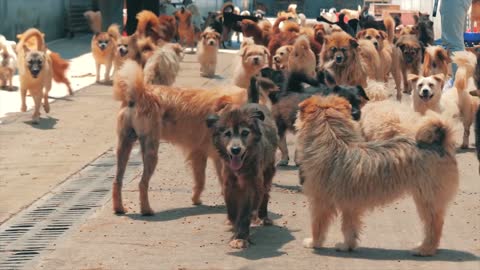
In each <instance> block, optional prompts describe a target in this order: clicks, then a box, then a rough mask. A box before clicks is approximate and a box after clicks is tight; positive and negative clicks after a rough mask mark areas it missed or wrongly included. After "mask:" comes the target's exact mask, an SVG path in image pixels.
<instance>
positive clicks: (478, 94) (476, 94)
mask: <svg viewBox="0 0 480 270" xmlns="http://www.w3.org/2000/svg"><path fill="white" fill-rule="evenodd" d="M470 95H472V96H474V97H480V90H478V89H476V90H472V91H470Z"/></svg>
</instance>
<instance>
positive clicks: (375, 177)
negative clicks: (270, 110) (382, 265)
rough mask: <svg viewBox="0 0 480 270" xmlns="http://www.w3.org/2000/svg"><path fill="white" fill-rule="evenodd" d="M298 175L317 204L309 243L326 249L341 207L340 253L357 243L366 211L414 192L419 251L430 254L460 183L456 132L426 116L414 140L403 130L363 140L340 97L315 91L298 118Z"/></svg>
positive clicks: (304, 103)
mask: <svg viewBox="0 0 480 270" xmlns="http://www.w3.org/2000/svg"><path fill="white" fill-rule="evenodd" d="M296 126H297V128H298V137H297V138H298V143H299V145H300V148H301V155H302V162H301V165H300V177H301V180H303V181H304V192H305V195H306V196H307V197H308V199H309V203H310V209H311V226H312V238H307V239H305V240H304V246H305V247H308V248H320V247H322V245H323V243H324V241H325V237H326V233H327V230H328V227H329V225H330V223H331V222H332V220H333V218H334V216H335V214H336V213H337V211H340V212H342V232H343V235H344V242H343V243H339V244H337V245H336V248H337V249H338V250H341V251H350V250H353V249H355V248H356V247H357V241H358V237H359V235H360V230H361V227H362V225H361V217H362V215H364V214H365V213H366V212H367V211H368V210H371V209H372V208H374V207H376V206H380V205H384V204H387V203H390V202H392V201H394V200H395V199H398V198H400V197H402V196H403V195H405V194H410V195H411V196H412V197H413V198H414V201H415V204H416V206H417V210H418V214H419V216H420V218H421V220H422V221H423V223H424V228H425V238H424V240H423V243H422V244H421V245H420V246H419V247H418V248H416V249H415V250H414V254H415V255H420V256H431V255H434V254H435V253H436V251H437V248H438V245H439V243H440V238H441V235H442V227H443V223H444V218H445V213H446V208H447V206H448V204H449V202H450V201H452V199H453V198H454V196H455V194H456V191H457V188H458V177H459V176H458V168H457V161H456V159H455V147H454V142H453V134H452V131H451V128H450V126H449V125H447V124H446V123H444V122H443V121H441V120H440V119H438V118H433V117H432V118H431V119H429V121H426V122H425V124H424V125H422V126H421V127H420V128H419V129H418V131H417V132H416V135H415V139H413V138H411V137H403V136H398V137H395V138H393V139H390V140H384V141H383V140H382V141H375V142H364V139H363V138H362V136H361V135H360V132H359V130H358V126H357V124H356V123H355V122H354V121H353V120H352V119H351V116H350V104H349V103H348V102H347V101H346V100H345V99H342V98H339V97H335V96H329V97H324V98H322V97H312V98H310V99H308V100H306V101H304V102H302V103H301V104H300V113H299V117H298V120H297V123H296Z"/></svg>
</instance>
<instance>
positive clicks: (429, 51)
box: [421, 46, 452, 78]
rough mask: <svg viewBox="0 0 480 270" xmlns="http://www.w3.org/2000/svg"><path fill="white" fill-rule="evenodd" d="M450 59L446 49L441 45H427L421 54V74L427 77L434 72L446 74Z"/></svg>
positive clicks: (445, 75)
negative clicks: (422, 54) (423, 53)
mask: <svg viewBox="0 0 480 270" xmlns="http://www.w3.org/2000/svg"><path fill="white" fill-rule="evenodd" d="M451 62H452V61H451V60H450V56H449V55H448V52H447V50H445V49H444V48H443V47H441V46H428V47H427V48H426V49H425V55H424V56H423V65H422V72H421V74H422V76H423V77H427V76H431V75H435V74H440V73H441V74H443V76H444V77H445V78H447V76H448V66H449V64H450V63H451Z"/></svg>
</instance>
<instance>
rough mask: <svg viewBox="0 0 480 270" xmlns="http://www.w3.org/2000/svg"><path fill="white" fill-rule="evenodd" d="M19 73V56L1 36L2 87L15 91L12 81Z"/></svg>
mask: <svg viewBox="0 0 480 270" xmlns="http://www.w3.org/2000/svg"><path fill="white" fill-rule="evenodd" d="M16 71H17V55H16V54H15V51H14V49H13V47H12V46H10V45H9V44H7V40H6V39H5V37H4V36H1V35H0V86H1V87H6V86H7V83H8V89H9V90H10V91H12V90H13V84H12V79H13V75H15V72H16Z"/></svg>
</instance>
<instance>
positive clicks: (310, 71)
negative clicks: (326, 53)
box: [288, 35, 316, 77]
mask: <svg viewBox="0 0 480 270" xmlns="http://www.w3.org/2000/svg"><path fill="white" fill-rule="evenodd" d="M315 68H316V60H315V54H314V53H313V51H312V49H311V48H310V41H309V40H308V37H307V36H304V35H302V36H300V37H298V38H297V40H296V41H295V43H294V44H293V50H292V53H290V55H289V57H288V70H289V71H290V72H301V73H304V74H306V75H308V76H312V77H314V76H315V74H316V73H315Z"/></svg>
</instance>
